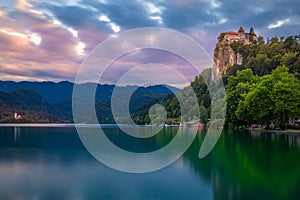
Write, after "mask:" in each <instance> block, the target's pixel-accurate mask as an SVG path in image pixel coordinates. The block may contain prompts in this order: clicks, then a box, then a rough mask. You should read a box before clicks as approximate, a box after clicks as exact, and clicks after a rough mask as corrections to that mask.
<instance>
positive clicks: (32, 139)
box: [0, 127, 212, 200]
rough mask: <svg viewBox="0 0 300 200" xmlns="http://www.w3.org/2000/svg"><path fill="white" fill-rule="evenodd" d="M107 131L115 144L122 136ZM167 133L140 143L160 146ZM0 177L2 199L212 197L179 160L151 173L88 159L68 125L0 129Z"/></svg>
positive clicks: (0, 196)
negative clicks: (119, 168) (132, 171)
mask: <svg viewBox="0 0 300 200" xmlns="http://www.w3.org/2000/svg"><path fill="white" fill-rule="evenodd" d="M15 130H17V132H16V131H15ZM109 130H110V131H111V132H112V133H113V136H112V139H113V140H114V142H118V139H122V140H123V139H124V138H123V137H120V138H118V131H116V130H114V129H109ZM169 131H170V132H169ZM168 132H169V133H170V135H168ZM15 133H17V134H15ZM172 134H174V133H173V132H172V130H168V131H167V132H166V133H165V134H161V135H158V138H152V139H151V140H149V141H147V142H145V146H148V145H149V144H151V145H155V144H156V143H158V144H157V145H158V146H159V144H160V143H164V142H168V138H169V137H172ZM15 136H17V137H15ZM125 142H126V140H125ZM138 147H139V146H134V144H133V145H132V146H131V147H130V148H138ZM144 148H147V147H144ZM0 177H1V179H0V199H5V200H17V199H25V200H27V199H28V200H33V199H43V200H44V199H46V200H47V199H49V200H50V199H51V200H53V199H60V200H74V199H75V200H76V199H81V200H93V199H95V200H98V199H199V198H201V197H202V198H204V197H205V198H206V199H212V189H211V187H210V185H209V183H206V182H205V181H202V180H201V179H198V178H195V176H194V174H193V173H191V171H190V170H189V168H187V167H186V165H184V163H182V160H179V161H177V162H176V163H175V164H174V165H172V166H170V167H168V168H166V169H163V170H161V171H157V172H154V173H150V174H126V173H121V172H118V171H115V170H112V169H110V168H107V167H105V166H103V165H102V164H100V163H99V162H98V161H96V160H95V159H93V157H92V156H91V155H90V154H89V153H88V152H87V151H86V150H85V148H84V147H83V145H82V144H81V142H80V140H79V137H78V136H77V134H76V132H75V129H73V128H37V127H35V128H29V127H26V128H20V129H19V130H18V129H14V128H9V127H6V128H0Z"/></svg>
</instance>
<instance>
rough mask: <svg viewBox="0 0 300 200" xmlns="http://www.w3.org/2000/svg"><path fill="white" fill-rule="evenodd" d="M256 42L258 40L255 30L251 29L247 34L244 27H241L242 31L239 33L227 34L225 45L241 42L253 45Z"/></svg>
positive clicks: (224, 40) (224, 39) (231, 32)
mask: <svg viewBox="0 0 300 200" xmlns="http://www.w3.org/2000/svg"><path fill="white" fill-rule="evenodd" d="M256 40H257V36H256V34H255V33H254V29H253V28H250V32H249V33H245V30H244V29H243V27H240V29H239V30H238V31H237V32H234V31H229V32H225V35H224V38H223V43H229V44H230V43H233V42H241V43H243V44H251V43H253V42H254V41H256Z"/></svg>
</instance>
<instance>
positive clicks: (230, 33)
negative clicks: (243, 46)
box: [227, 31, 238, 35]
mask: <svg viewBox="0 0 300 200" xmlns="http://www.w3.org/2000/svg"><path fill="white" fill-rule="evenodd" d="M227 34H229V35H238V33H237V32H233V31H229V32H227Z"/></svg>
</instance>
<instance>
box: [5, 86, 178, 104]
mask: <svg viewBox="0 0 300 200" xmlns="http://www.w3.org/2000/svg"><path fill="white" fill-rule="evenodd" d="M95 84H96V83H83V84H80V85H79V86H80V87H83V88H88V87H91V86H93V87H94V86H95ZM115 87H119V86H115V85H106V84H105V85H100V84H98V85H97V92H96V102H101V101H107V100H110V98H111V95H112V92H113V90H114V88H115ZM167 87H168V88H172V90H173V91H175V92H176V93H177V92H179V91H180V90H179V89H178V88H175V87H171V86H167ZM167 87H165V86H163V85H156V86H148V87H137V86H125V87H119V89H121V91H124V92H126V91H127V90H128V89H132V88H138V90H137V91H136V93H138V94H149V95H150V96H153V95H167V94H170V92H171V91H170V90H169V89H168V88H167ZM18 89H31V90H33V91H35V92H37V93H38V94H40V95H41V96H42V97H44V98H45V99H46V100H47V101H48V102H50V103H58V102H64V101H71V100H72V92H73V83H71V82H68V81H62V82H59V83H54V82H28V81H22V82H14V81H0V91H5V92H11V91H14V90H18Z"/></svg>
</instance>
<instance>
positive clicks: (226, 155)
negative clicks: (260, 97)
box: [184, 131, 300, 199]
mask: <svg viewBox="0 0 300 200" xmlns="http://www.w3.org/2000/svg"><path fill="white" fill-rule="evenodd" d="M299 139H300V135H297V134H296V135H295V134H275V133H265V132H255V133H254V132H251V133H249V132H236V131H229V132H226V133H224V134H223V135H222V137H221V138H220V140H219V142H218V144H217V145H216V146H215V148H214V149H213V151H212V152H211V154H210V155H209V156H208V157H206V158H204V159H202V160H199V159H195V157H196V155H197V153H198V150H199V148H200V145H199V144H201V142H202V140H203V136H201V135H199V137H198V142H195V143H194V145H193V146H192V147H191V148H190V150H189V151H188V152H187V153H186V154H185V157H184V158H185V159H186V160H187V161H188V162H189V164H190V166H191V167H192V168H193V169H194V171H195V172H196V173H197V174H198V176H199V177H201V178H204V179H205V180H207V181H211V184H212V187H213V191H214V198H215V199H297V198H298V197H299V196H300V190H299V189H300V173H299V169H300V145H299V143H298V141H299Z"/></svg>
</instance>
